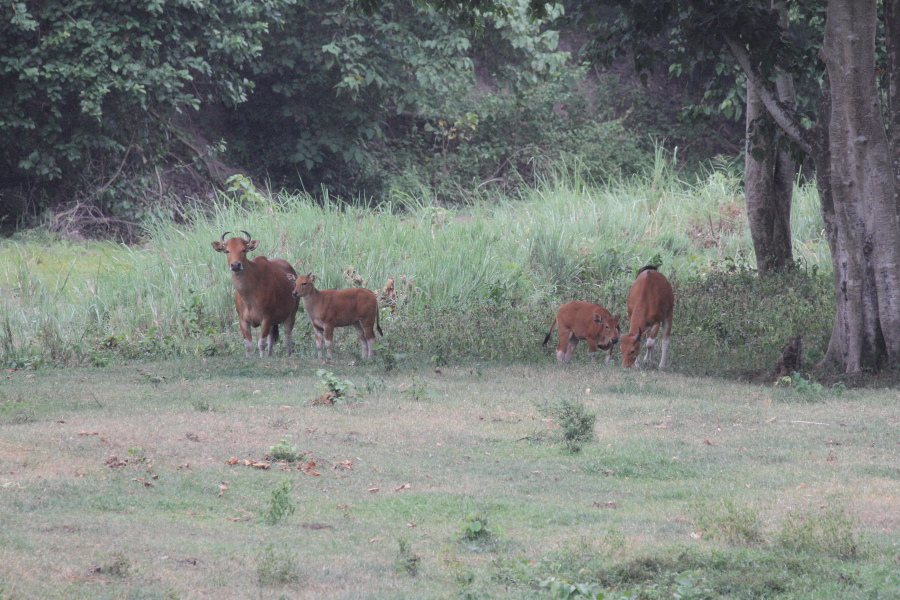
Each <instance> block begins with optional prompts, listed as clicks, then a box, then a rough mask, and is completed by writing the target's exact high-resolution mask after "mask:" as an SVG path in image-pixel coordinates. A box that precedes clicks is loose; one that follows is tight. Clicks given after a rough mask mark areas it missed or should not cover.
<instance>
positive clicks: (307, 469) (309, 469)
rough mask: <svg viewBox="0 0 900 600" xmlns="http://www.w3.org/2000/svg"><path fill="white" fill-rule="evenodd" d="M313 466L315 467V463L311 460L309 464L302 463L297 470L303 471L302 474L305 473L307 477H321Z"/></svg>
mask: <svg viewBox="0 0 900 600" xmlns="http://www.w3.org/2000/svg"><path fill="white" fill-rule="evenodd" d="M315 466H316V461H314V460H311V461H309V462H305V463H302V464H301V465H300V467H299V469H300V470H301V471H303V472H304V473H306V474H307V475H321V473H319V472H318V471H316V469H315V468H314V467H315Z"/></svg>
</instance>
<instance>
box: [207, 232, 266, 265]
mask: <svg viewBox="0 0 900 600" xmlns="http://www.w3.org/2000/svg"><path fill="white" fill-rule="evenodd" d="M229 233H230V232H229V231H226V232H225V233H223V234H222V240H221V241H219V242H213V243H212V247H213V248H215V250H216V251H217V252H224V253H225V255H226V256H227V258H228V266H229V268H230V269H231V271H232V272H233V273H240V272H241V271H243V270H244V265H245V264H246V263H247V253H248V252H250V251H251V250H256V247H257V246H259V240H251V239H250V234H249V233H247V232H246V231H241V233H243V234H244V235H245V236H246V238H239V237H233V238H228V239H227V240H226V239H225V236H226V235H228V234H229Z"/></svg>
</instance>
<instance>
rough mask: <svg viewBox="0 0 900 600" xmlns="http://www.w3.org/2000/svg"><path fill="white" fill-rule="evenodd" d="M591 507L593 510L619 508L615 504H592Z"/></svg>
mask: <svg viewBox="0 0 900 600" xmlns="http://www.w3.org/2000/svg"><path fill="white" fill-rule="evenodd" d="M591 506H593V507H595V508H619V505H618V504H616V503H615V502H594V503H593V504H591Z"/></svg>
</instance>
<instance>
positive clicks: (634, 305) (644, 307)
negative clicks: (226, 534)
mask: <svg viewBox="0 0 900 600" xmlns="http://www.w3.org/2000/svg"><path fill="white" fill-rule="evenodd" d="M627 302H628V333H627V334H626V335H623V336H622V339H621V345H620V348H621V349H622V366H623V367H637V366H640V365H639V362H637V357H638V354H640V352H641V338H644V337H646V340H647V342H646V343H647V354H646V355H645V356H644V362H650V361H652V360H653V347H654V346H655V345H656V334H657V333H658V332H659V330H660V328H661V329H662V339H661V340H660V346H661V348H660V357H659V368H660V369H664V368H666V352H667V351H668V350H669V335H670V334H671V333H672V310H673V309H674V307H675V294H674V293H673V292H672V286H671V285H670V284H669V280H668V279H666V278H665V276H664V275H663V274H662V273H660V272H659V271H657V270H656V267H654V266H646V267H643V268H642V269H641V270H640V271H638V276H637V278H636V279H635V280H634V283H633V284H631V289H630V290H628V301H627ZM648 329H649V331H648Z"/></svg>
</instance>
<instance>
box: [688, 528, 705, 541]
mask: <svg viewBox="0 0 900 600" xmlns="http://www.w3.org/2000/svg"><path fill="white" fill-rule="evenodd" d="M691 537H692V538H694V539H695V540H699V539H700V538H702V537H703V531H702V530H700V529H698V530H696V531H692V532H691Z"/></svg>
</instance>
